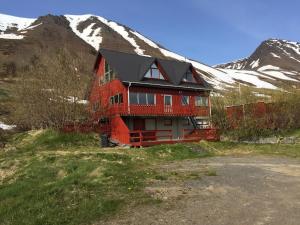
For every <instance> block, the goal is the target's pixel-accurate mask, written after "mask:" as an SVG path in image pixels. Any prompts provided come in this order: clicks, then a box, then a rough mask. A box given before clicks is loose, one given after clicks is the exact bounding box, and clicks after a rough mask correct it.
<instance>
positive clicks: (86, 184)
mask: <svg viewBox="0 0 300 225" xmlns="http://www.w3.org/2000/svg"><path fill="white" fill-rule="evenodd" d="M98 142H99V140H98V137H97V136H94V135H83V134H61V133H58V132H55V131H52V130H44V131H32V132H28V133H22V134H18V135H15V136H14V137H13V138H12V139H11V140H10V144H9V145H8V146H7V148H6V150H5V151H4V150H0V218H1V220H0V224H1V225H2V224H12V225H14V224H15V225H22V224H24V225H30V224H43V225H45V224H51V225H55V224H59V225H61V224H92V223H94V222H97V221H101V220H105V219H106V218H108V217H110V216H112V215H113V214H115V213H117V212H118V211H119V210H120V209H122V208H124V207H125V206H127V207H128V206H129V207H136V206H138V205H140V204H159V203H160V201H159V200H155V199H153V198H151V197H150V196H149V195H148V194H146V193H145V192H144V188H145V186H146V185H147V181H148V180H165V179H168V174H161V173H160V172H159V171H158V170H156V168H157V166H158V165H162V164H165V163H170V162H173V161H176V160H186V159H196V158H202V157H212V156H223V155H233V154H234V155H236V154H272V155H274V154H275V155H285V156H291V157H300V146H299V145H253V144H238V143H229V142H215V143H213V142H200V143H195V144H175V145H162V146H154V147H150V148H141V149H125V148H123V149H122V148H110V149H107V148H106V149H105V148H100V147H99V146H98ZM175 175H176V174H175ZM204 175H206V176H216V175H217V174H216V173H215V171H207V172H206V173H205V174H204ZM172 176H174V174H172ZM176 176H177V175H176ZM193 177H194V178H195V179H198V178H199V174H195V175H193V174H190V175H189V176H182V175H180V174H179V175H178V179H192V178H193Z"/></svg>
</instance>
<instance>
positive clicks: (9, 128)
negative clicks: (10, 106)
mask: <svg viewBox="0 0 300 225" xmlns="http://www.w3.org/2000/svg"><path fill="white" fill-rule="evenodd" d="M15 127H16V126H15V125H7V124H5V123H3V122H1V121H0V129H2V130H12V129H14V128H15Z"/></svg>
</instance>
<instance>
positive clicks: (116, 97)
mask: <svg viewBox="0 0 300 225" xmlns="http://www.w3.org/2000/svg"><path fill="white" fill-rule="evenodd" d="M114 102H115V104H118V103H119V95H115V96H114Z"/></svg>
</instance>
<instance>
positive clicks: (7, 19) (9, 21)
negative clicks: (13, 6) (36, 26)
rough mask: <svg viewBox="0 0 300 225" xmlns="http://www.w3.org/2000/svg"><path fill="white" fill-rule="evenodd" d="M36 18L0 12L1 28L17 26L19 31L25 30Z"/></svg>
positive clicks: (3, 29)
mask: <svg viewBox="0 0 300 225" xmlns="http://www.w3.org/2000/svg"><path fill="white" fill-rule="evenodd" d="M34 21H36V19H29V18H22V17H16V16H10V15H6V14H0V30H1V31H6V30H7V29H11V28H15V29H17V30H18V31H19V30H23V29H25V28H26V27H28V26H30V25H31V24H32V23H33V22H34Z"/></svg>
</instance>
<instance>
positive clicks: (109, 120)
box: [89, 49, 218, 146]
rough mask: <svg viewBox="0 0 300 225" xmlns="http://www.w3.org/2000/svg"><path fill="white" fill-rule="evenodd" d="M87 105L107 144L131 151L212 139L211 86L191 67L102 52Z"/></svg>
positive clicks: (96, 66) (214, 131)
mask: <svg viewBox="0 0 300 225" xmlns="http://www.w3.org/2000/svg"><path fill="white" fill-rule="evenodd" d="M94 70H95V80H94V83H93V86H92V89H91V91H90V96H89V101H90V103H91V112H92V116H93V119H94V121H96V122H97V123H99V124H100V126H101V129H102V131H103V132H106V133H107V134H108V135H109V138H110V140H111V141H113V142H116V143H118V144H127V145H130V146H149V145H154V144H161V143H175V142H185V141H198V140H201V139H208V140H216V139H218V136H217V134H216V130H215V129H212V128H211V127H210V97H209V96H210V91H211V87H210V86H209V85H208V83H207V82H205V80H204V79H203V78H202V76H201V74H199V73H197V72H196V70H195V69H194V67H193V65H192V64H190V63H185V62H180V61H176V60H166V59H159V58H153V57H145V56H139V55H135V54H128V53H122V52H116V51H111V50H105V49H102V50H100V51H99V54H98V57H97V60H96V63H95V67H94Z"/></svg>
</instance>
